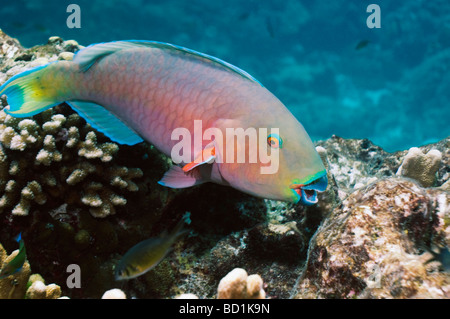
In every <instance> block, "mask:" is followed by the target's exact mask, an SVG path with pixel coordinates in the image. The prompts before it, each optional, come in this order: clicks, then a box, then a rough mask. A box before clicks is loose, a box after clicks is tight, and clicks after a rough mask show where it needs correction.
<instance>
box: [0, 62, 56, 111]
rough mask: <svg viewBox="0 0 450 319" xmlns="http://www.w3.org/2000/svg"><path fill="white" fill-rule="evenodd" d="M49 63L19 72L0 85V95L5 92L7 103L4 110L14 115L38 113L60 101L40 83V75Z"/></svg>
mask: <svg viewBox="0 0 450 319" xmlns="http://www.w3.org/2000/svg"><path fill="white" fill-rule="evenodd" d="M49 65H50V64H47V65H43V66H39V67H36V68H34V69H31V70H28V71H25V72H23V73H20V74H18V75H16V76H14V77H12V78H11V79H9V80H8V81H7V82H6V83H5V84H3V85H2V86H1V87H0V96H1V95H3V94H6V96H7V98H8V104H9V107H8V106H7V107H6V108H5V112H6V113H8V114H11V115H12V116H14V117H27V116H32V115H34V114H37V113H40V112H42V111H44V110H46V109H49V108H51V107H53V106H55V105H58V104H59V103H61V102H62V101H57V100H56V98H55V97H54V94H49V92H54V89H53V90H49V89H47V88H44V87H43V86H42V84H41V79H42V76H43V75H45V74H46V73H47V72H48V69H47V67H48V66H49Z"/></svg>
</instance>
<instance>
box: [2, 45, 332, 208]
mask: <svg viewBox="0 0 450 319" xmlns="http://www.w3.org/2000/svg"><path fill="white" fill-rule="evenodd" d="M2 94H6V96H7V101H8V104H9V106H6V107H5V109H4V110H5V112H6V113H8V114H10V115H11V116H14V117H28V116H32V115H34V114H37V113H40V112H42V111H44V110H46V109H48V108H51V107H53V106H56V105H58V104H60V103H63V102H66V103H67V104H69V105H70V106H71V107H72V108H73V109H74V110H75V111H76V112H77V113H79V114H80V116H82V117H83V118H84V119H85V120H86V121H87V122H88V123H89V124H91V125H92V126H93V127H94V128H95V129H97V130H99V131H100V132H102V133H104V134H105V135H106V136H108V137H109V138H110V139H111V140H113V141H115V142H118V143H121V144H128V145H134V144H136V143H139V142H142V141H144V139H145V140H146V141H148V142H150V143H151V144H152V145H154V146H155V147H156V148H157V149H158V150H160V151H161V152H163V153H164V154H166V155H169V156H170V155H171V152H172V150H173V149H174V146H176V144H177V143H178V141H177V140H174V139H172V133H173V132H174V130H176V129H177V128H186V129H187V130H188V132H190V133H191V134H192V132H194V122H195V121H197V120H200V121H201V122H202V123H203V127H202V134H204V132H205V131H206V130H207V129H209V128H216V129H218V130H219V131H220V132H226V131H227V130H228V129H243V130H246V129H247V128H253V129H255V130H257V131H258V130H260V129H272V128H276V129H279V130H280V134H279V135H277V136H273V135H272V134H270V135H269V134H268V136H263V137H258V139H262V140H261V142H263V143H264V142H265V143H267V144H268V145H269V149H271V150H273V152H274V153H276V152H275V149H276V150H277V151H278V150H279V156H278V157H277V158H276V159H275V160H274V161H275V162H276V166H277V168H278V169H277V171H276V172H275V173H274V174H261V168H263V167H264V166H267V165H266V164H267V163H263V162H262V161H261V160H260V159H259V160H258V161H256V162H251V163H248V162H245V163H236V162H234V161H232V162H226V161H215V159H225V158H228V157H226V155H228V154H230V153H232V154H237V153H238V152H241V153H243V154H250V146H249V145H248V144H249V143H247V142H246V141H245V140H244V141H242V140H239V139H238V141H237V142H236V143H234V144H233V145H231V146H230V145H229V144H227V145H226V147H225V148H224V147H223V145H219V143H220V142H218V141H217V139H216V140H214V143H215V144H214V145H215V146H214V147H212V149H211V148H208V146H209V144H210V143H209V141H202V142H203V144H202V145H201V147H202V150H200V151H199V150H198V149H194V143H192V152H191V154H192V156H191V159H190V160H191V162H183V163H180V164H181V165H182V166H183V169H181V167H180V166H177V165H173V166H172V168H171V169H169V171H167V172H166V174H165V175H164V176H163V178H162V179H161V181H160V182H159V183H160V185H163V186H166V187H171V188H185V187H190V186H194V185H198V184H202V183H205V182H214V183H217V184H221V185H227V186H231V187H233V188H235V189H238V190H240V191H242V192H245V193H247V194H251V195H254V196H258V197H262V198H268V199H275V200H283V201H289V202H293V203H298V202H301V203H303V204H305V205H312V204H314V203H316V202H317V200H318V199H317V192H322V191H324V190H325V189H326V187H327V183H328V180H327V174H326V170H325V167H324V165H323V163H322V160H321V159H320V157H319V154H318V153H317V152H316V150H315V147H314V144H313V143H312V141H311V139H310V137H309V135H308V133H307V132H306V131H305V129H304V128H303V126H302V125H301V124H300V122H299V121H298V120H297V119H296V118H295V117H294V115H292V113H291V112H290V111H289V110H288V109H287V108H286V107H285V106H284V105H283V104H282V103H281V101H279V100H278V99H277V98H276V97H275V96H274V95H273V94H272V93H270V92H269V91H268V90H267V89H266V88H265V87H263V86H262V85H261V83H259V82H258V81H257V80H256V79H255V78H253V77H252V76H251V75H249V74H248V73H247V72H245V71H243V70H241V69H239V68H237V67H235V66H233V65H231V64H230V63H227V62H225V61H222V60H220V59H218V58H215V57H213V56H210V55H207V54H204V53H200V52H196V51H194V50H190V49H187V48H184V47H180V46H176V45H172V44H168V43H162V42H155V41H117V42H109V43H99V44H95V45H91V46H88V47H86V48H84V49H82V50H80V51H79V52H77V53H76V55H75V56H74V59H73V61H57V62H53V63H50V64H47V65H44V66H40V67H37V68H35V69H31V70H28V71H25V72H23V73H21V74H18V75H16V76H14V77H12V78H11V79H9V80H8V81H7V82H6V83H5V84H4V85H3V86H1V87H0V96H1V95H2ZM202 136H203V135H202ZM257 143H258V145H259V141H258V142H257ZM230 144H231V143H230ZM227 147H229V149H228V148H227ZM205 153H209V154H214V156H213V157H212V158H208V160H207V161H203V162H200V163H199V162H198V161H197V159H198V158H202V156H203V154H205ZM241 153H240V154H241ZM193 163H195V165H194V164H193Z"/></svg>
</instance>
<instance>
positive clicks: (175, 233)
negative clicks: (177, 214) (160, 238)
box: [172, 212, 191, 239]
mask: <svg viewBox="0 0 450 319" xmlns="http://www.w3.org/2000/svg"><path fill="white" fill-rule="evenodd" d="M190 217H191V213H190V212H186V213H185V214H184V215H183V217H182V218H181V220H180V221H179V222H178V224H177V225H176V226H175V228H174V229H173V230H172V237H173V238H174V239H175V238H179V237H180V236H182V235H184V234H186V233H188V232H189V230H187V229H184V224H188V225H189V224H190V223H191V218H190Z"/></svg>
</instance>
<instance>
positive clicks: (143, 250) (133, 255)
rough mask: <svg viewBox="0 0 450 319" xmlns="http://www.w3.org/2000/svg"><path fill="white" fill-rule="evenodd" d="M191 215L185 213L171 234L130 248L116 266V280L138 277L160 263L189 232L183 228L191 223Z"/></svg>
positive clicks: (147, 240)
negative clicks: (175, 243)
mask: <svg viewBox="0 0 450 319" xmlns="http://www.w3.org/2000/svg"><path fill="white" fill-rule="evenodd" d="M189 215H190V213H186V214H184V216H183V218H182V219H181V220H180V221H179V222H178V224H177V225H176V226H175V228H174V230H173V231H172V232H171V233H170V234H163V235H162V236H160V237H153V238H149V239H146V240H144V241H141V242H140V243H139V244H137V245H135V246H133V247H132V248H131V249H130V250H128V251H127V252H126V253H125V255H124V256H123V257H122V259H121V260H120V261H119V263H118V264H117V266H116V271H115V278H116V280H124V279H132V278H136V277H138V276H140V275H142V274H145V273H146V272H147V271H149V270H150V269H152V268H154V267H155V266H156V265H158V264H159V263H160V262H161V261H162V260H163V259H164V257H165V256H166V255H167V254H168V253H169V251H170V248H171V247H172V245H173V243H174V242H175V241H176V240H177V239H178V238H179V237H180V236H181V235H183V234H185V233H186V232H187V231H186V230H183V225H184V223H186V224H190V219H189Z"/></svg>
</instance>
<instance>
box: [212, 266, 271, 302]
mask: <svg viewBox="0 0 450 319" xmlns="http://www.w3.org/2000/svg"><path fill="white" fill-rule="evenodd" d="M265 297H266V293H265V292H264V289H263V280H262V279H261V277H260V276H259V275H250V276H248V275H247V272H246V271H245V270H244V269H242V268H235V269H233V270H232V271H231V272H229V273H228V274H227V275H226V276H225V277H223V278H222V280H220V283H219V287H218V288H217V299H265Z"/></svg>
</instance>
